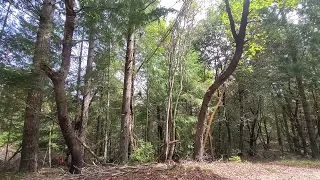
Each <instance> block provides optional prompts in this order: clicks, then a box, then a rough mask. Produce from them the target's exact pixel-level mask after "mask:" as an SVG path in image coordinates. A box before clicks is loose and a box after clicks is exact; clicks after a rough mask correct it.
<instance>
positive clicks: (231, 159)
mask: <svg viewBox="0 0 320 180" xmlns="http://www.w3.org/2000/svg"><path fill="white" fill-rule="evenodd" d="M228 160H229V161H232V162H241V157H240V156H231V157H229V159H228Z"/></svg>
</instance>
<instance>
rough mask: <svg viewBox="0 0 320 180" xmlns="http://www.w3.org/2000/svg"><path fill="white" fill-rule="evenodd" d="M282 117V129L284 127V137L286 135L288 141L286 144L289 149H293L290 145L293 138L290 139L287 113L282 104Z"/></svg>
mask: <svg viewBox="0 0 320 180" xmlns="http://www.w3.org/2000/svg"><path fill="white" fill-rule="evenodd" d="M282 118H283V125H284V129H285V134H286V137H287V142H288V145H289V149H290V150H291V151H295V150H294V147H293V146H292V143H294V142H295V140H293V139H292V136H291V134H290V131H289V125H288V121H287V114H286V109H285V107H284V106H282ZM293 130H294V129H293ZM292 133H294V131H292ZM294 136H295V135H294Z"/></svg>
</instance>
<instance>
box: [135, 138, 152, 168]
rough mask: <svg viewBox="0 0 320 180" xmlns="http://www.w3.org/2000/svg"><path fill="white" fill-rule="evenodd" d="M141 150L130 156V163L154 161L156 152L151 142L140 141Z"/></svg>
mask: <svg viewBox="0 0 320 180" xmlns="http://www.w3.org/2000/svg"><path fill="white" fill-rule="evenodd" d="M138 143H139V148H138V149H136V150H135V151H134V152H133V153H132V154H131V155H130V160H129V161H130V163H147V162H152V161H154V156H155V151H154V149H153V146H152V144H151V143H150V142H144V141H143V140H139V142H138Z"/></svg>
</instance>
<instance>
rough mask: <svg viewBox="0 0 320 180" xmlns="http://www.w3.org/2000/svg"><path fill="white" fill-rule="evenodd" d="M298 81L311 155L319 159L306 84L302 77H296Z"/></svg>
mask: <svg viewBox="0 0 320 180" xmlns="http://www.w3.org/2000/svg"><path fill="white" fill-rule="evenodd" d="M296 80H297V84H298V90H299V95H300V98H301V103H302V108H303V112H304V117H305V120H306V124H307V130H308V134H309V138H310V145H311V155H312V157H313V158H318V157H319V148H318V145H317V139H316V134H315V131H314V126H313V124H312V119H311V114H310V108H309V104H308V101H307V98H306V94H305V90H304V84H303V83H302V77H301V76H296Z"/></svg>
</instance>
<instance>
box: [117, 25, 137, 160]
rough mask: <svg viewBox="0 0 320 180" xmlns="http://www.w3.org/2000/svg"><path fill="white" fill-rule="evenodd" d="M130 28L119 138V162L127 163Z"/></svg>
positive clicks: (129, 109) (129, 112) (132, 37)
mask: <svg viewBox="0 0 320 180" xmlns="http://www.w3.org/2000/svg"><path fill="white" fill-rule="evenodd" d="M132 31H133V29H132V27H131V28H129V30H128V37H127V50H126V59H125V71H124V87H123V99H122V121H121V137H120V162H122V163H125V162H127V161H128V155H129V144H130V141H131V137H130V135H131V132H130V130H131V123H132V109H131V101H132V79H133V58H134V57H133V56H134V33H133V32H132Z"/></svg>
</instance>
